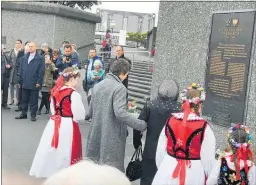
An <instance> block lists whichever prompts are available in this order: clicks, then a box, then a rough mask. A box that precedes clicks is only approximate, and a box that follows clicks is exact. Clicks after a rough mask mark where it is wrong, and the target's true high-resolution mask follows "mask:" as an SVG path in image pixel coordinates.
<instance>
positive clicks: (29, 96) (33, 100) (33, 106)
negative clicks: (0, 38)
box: [15, 42, 45, 121]
mask: <svg viewBox="0 0 256 185" xmlns="http://www.w3.org/2000/svg"><path fill="white" fill-rule="evenodd" d="M36 50H37V45H36V43H35V42H30V43H29V53H27V54H26V55H25V56H24V60H23V62H21V64H20V66H19V74H20V79H21V84H22V98H21V101H22V103H21V104H22V113H21V115H20V116H18V117H16V118H15V119H27V112H28V104H30V112H31V121H36V112H37V109H38V96H39V90H40V89H41V87H42V83H43V77H44V71H45V64H44V58H43V57H42V56H41V55H40V54H39V53H38V52H36Z"/></svg>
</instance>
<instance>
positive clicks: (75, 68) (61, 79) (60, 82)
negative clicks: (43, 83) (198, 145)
mask: <svg viewBox="0 0 256 185" xmlns="http://www.w3.org/2000/svg"><path fill="white" fill-rule="evenodd" d="M72 67H73V71H72V72H66V73H60V76H59V77H58V79H57V80H56V83H55V86H54V87H53V88H52V90H51V96H54V95H55V94H56V93H58V92H59V90H60V89H61V88H62V87H63V84H64V82H65V81H68V80H69V79H70V78H72V77H73V76H75V75H77V74H78V72H79V68H78V66H77V65H73V66H72Z"/></svg>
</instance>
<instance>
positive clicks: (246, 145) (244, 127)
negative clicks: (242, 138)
mask: <svg viewBox="0 0 256 185" xmlns="http://www.w3.org/2000/svg"><path fill="white" fill-rule="evenodd" d="M238 129H243V130H244V131H245V132H246V133H247V134H248V142H247V143H238V142H236V141H235V140H234V139H233V138H232V137H231V133H232V132H234V131H235V130H238ZM227 137H228V141H229V142H230V143H231V144H232V145H233V146H234V147H236V148H239V147H241V146H242V145H243V146H245V147H250V145H251V144H252V135H251V134H250V132H249V128H248V127H247V126H245V125H241V124H239V123H238V124H236V125H235V126H234V127H230V128H229V130H228V134H227Z"/></svg>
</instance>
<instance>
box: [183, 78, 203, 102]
mask: <svg viewBox="0 0 256 185" xmlns="http://www.w3.org/2000/svg"><path fill="white" fill-rule="evenodd" d="M191 89H195V90H199V91H200V97H195V98H192V99H189V98H188V97H187V92H188V91H189V90H191ZM205 97H206V93H205V91H204V88H202V87H201V86H200V85H199V84H197V83H192V84H191V86H189V87H187V88H186V89H184V90H183V91H182V93H181V95H180V99H181V100H182V101H183V102H185V101H187V100H188V101H189V103H194V104H198V103H200V102H202V101H204V100H205Z"/></svg>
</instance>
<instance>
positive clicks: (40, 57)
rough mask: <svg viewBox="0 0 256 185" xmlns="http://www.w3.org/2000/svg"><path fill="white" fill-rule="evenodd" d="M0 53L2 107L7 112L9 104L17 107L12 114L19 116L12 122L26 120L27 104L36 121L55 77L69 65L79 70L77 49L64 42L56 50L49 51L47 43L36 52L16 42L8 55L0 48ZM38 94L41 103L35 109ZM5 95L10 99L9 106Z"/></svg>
mask: <svg viewBox="0 0 256 185" xmlns="http://www.w3.org/2000/svg"><path fill="white" fill-rule="evenodd" d="M1 51H2V52H1V75H2V80H1V87H2V108H3V109H10V107H9V105H17V106H18V107H17V109H16V110H15V111H16V112H20V111H21V112H22V113H21V115H20V116H18V117H16V119H26V118H27V111H28V104H29V105H30V112H31V120H32V121H36V115H37V114H38V115H40V114H41V110H42V108H43V107H44V106H45V108H46V111H45V113H46V114H48V113H49V109H50V103H49V96H50V90H51V88H52V87H53V85H54V82H55V81H56V80H57V78H58V76H59V74H60V73H61V72H62V71H63V70H64V69H65V68H67V67H70V66H73V65H77V66H78V67H79V68H81V59H80V55H79V53H78V52H77V46H76V45H75V44H70V43H69V42H68V41H64V42H63V43H62V46H61V48H59V49H56V48H54V49H52V48H50V47H49V46H48V44H47V43H44V44H42V45H41V48H40V49H38V47H37V44H36V43H35V42H30V41H27V42H26V43H25V44H24V45H23V42H22V40H20V39H19V40H16V42H15V46H14V48H13V49H11V51H10V53H9V54H5V53H4V52H3V46H2V50H1ZM9 89H10V93H9ZM39 91H41V93H42V100H41V103H40V106H39V108H38V98H39ZM15 92H16V93H15ZM8 96H10V99H11V102H10V104H9V105H8Z"/></svg>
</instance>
